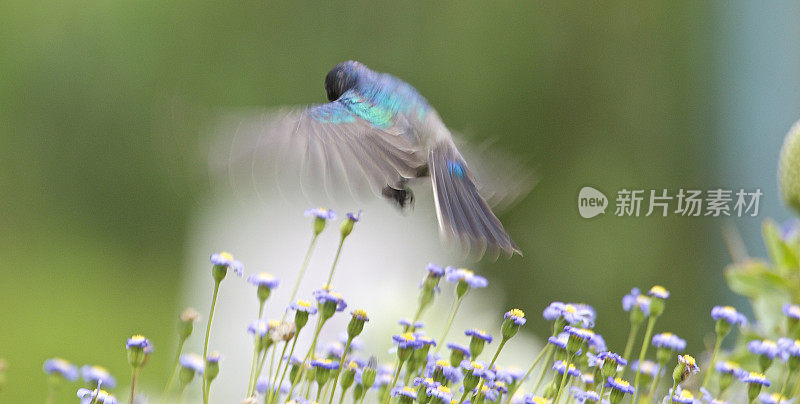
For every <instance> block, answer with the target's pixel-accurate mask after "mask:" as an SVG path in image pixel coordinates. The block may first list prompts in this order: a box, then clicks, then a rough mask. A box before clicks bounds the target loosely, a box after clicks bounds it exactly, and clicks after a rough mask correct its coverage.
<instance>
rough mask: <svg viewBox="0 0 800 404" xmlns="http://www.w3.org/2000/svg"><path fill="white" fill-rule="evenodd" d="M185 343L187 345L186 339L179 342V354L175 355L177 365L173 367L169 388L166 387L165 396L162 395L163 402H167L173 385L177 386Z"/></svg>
mask: <svg viewBox="0 0 800 404" xmlns="http://www.w3.org/2000/svg"><path fill="white" fill-rule="evenodd" d="M184 343H186V338H181V339H180V341H179V342H178V353H177V354H176V355H175V364H174V365H173V366H172V373H170V375H169V381H168V382H167V386H166V387H164V394H162V399H161V401H162V402H164V401H166V399H167V394H168V393H169V391H170V389H172V385H174V384H175V378H176V377H177V376H178V368H179V367H180V360H181V352H183V344H184Z"/></svg>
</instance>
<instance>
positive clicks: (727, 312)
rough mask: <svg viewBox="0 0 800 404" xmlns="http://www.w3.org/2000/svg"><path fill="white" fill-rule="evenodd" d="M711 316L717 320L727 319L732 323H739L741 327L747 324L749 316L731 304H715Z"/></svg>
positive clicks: (726, 320)
mask: <svg viewBox="0 0 800 404" xmlns="http://www.w3.org/2000/svg"><path fill="white" fill-rule="evenodd" d="M711 318H713V319H714V320H715V321H719V320H725V322H727V323H728V324H730V325H734V324H739V326H740V327H744V326H745V325H747V317H745V316H744V314H741V313H739V312H738V311H736V309H734V308H733V307H731V306H714V308H712V309H711Z"/></svg>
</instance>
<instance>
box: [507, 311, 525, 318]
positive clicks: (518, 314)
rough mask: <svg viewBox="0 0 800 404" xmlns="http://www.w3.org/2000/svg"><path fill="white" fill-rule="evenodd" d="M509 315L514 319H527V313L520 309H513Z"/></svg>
mask: <svg viewBox="0 0 800 404" xmlns="http://www.w3.org/2000/svg"><path fill="white" fill-rule="evenodd" d="M508 313H509V314H510V315H512V316H514V317H523V318H524V317H525V312H524V311H522V310H520V309H511V310H510V311H509V312H508Z"/></svg>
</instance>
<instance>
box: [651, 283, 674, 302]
mask: <svg viewBox="0 0 800 404" xmlns="http://www.w3.org/2000/svg"><path fill="white" fill-rule="evenodd" d="M647 295H648V296H650V297H657V298H659V299H662V300H666V299H668V298H669V291H668V290H666V289H664V287H663V286H659V285H656V286H653V287H652V288H650V291H648V292H647Z"/></svg>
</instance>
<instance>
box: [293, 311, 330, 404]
mask: <svg viewBox="0 0 800 404" xmlns="http://www.w3.org/2000/svg"><path fill="white" fill-rule="evenodd" d="M323 325H325V320H323V319H322V313H320V316H319V317H317V329H316V330H315V331H314V338H312V339H311V346H310V347H309V348H308V352H306V357H305V358H303V364H302V368H301V369H300V377H301V378H302V377H303V375H304V374H305V372H306V363H307V362H308V360H309V359H310V358H311V355H313V354H315V353H316V351H317V338H318V337H319V332H320V331H322V326H323ZM308 385H309V386H308V390H306V394H305V395H304V397H305V398H306V399H308V395H309V394H310V393H311V382H308ZM289 396H290V397H291V392H290V393H289Z"/></svg>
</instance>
